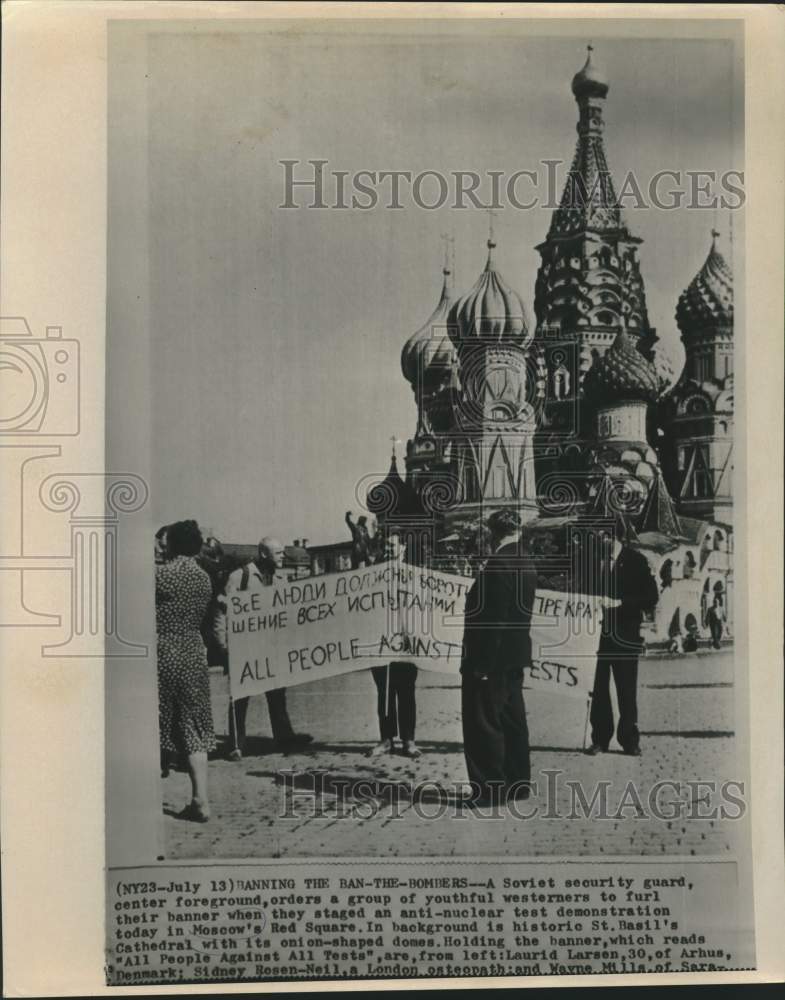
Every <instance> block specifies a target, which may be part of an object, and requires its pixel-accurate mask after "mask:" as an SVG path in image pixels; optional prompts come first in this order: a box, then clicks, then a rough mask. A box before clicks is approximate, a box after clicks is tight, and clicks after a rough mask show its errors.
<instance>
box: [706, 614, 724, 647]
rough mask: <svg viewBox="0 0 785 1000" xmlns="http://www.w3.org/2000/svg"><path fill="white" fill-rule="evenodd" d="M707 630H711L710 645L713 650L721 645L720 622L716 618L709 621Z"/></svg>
mask: <svg viewBox="0 0 785 1000" xmlns="http://www.w3.org/2000/svg"><path fill="white" fill-rule="evenodd" d="M709 629H710V630H711V644H712V646H714V648H715V649H719V648H720V646H721V645H722V641H721V640H722V622H721V621H719V620H718V619H716V618H710V619H709Z"/></svg>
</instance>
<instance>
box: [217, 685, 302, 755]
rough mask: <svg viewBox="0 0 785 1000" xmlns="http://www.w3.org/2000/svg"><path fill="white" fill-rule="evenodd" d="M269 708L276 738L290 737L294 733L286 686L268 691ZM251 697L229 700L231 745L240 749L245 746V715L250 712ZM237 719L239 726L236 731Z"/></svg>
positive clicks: (271, 724)
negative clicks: (287, 703)
mask: <svg viewBox="0 0 785 1000" xmlns="http://www.w3.org/2000/svg"><path fill="white" fill-rule="evenodd" d="M266 698H267V710H268V712H269V713H270V727H271V729H272V731H273V739H274V740H285V739H288V738H289V737H290V736H291V735H292V733H293V729H292V723H291V722H290V720H289V712H288V710H287V708H286V688H276V689H275V691H268V692H267V693H266ZM249 701H250V699H249V698H238V699H237V700H236V701H235V702H234V703H232V702H229V745H230V746H231V747H232V748H234V747H237V748H238V749H239V750H243V749H244V748H245V717H246V715H247V714H248V702H249ZM235 719H236V720H237V728H236V731H235Z"/></svg>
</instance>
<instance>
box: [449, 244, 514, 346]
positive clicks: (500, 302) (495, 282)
mask: <svg viewBox="0 0 785 1000" xmlns="http://www.w3.org/2000/svg"><path fill="white" fill-rule="evenodd" d="M495 247H496V244H495V243H494V242H493V240H488V262H487V264H486V265H485V270H484V271H483V273H482V274H481V275H480V277H479V278H478V279H477V281H476V282H475V284H474V287H473V288H472V289H471V290H470V291H469V292H467V293H466V294H465V295H464V296H462V297H461V298H460V299H458V300H457V301H456V302H455V303H454V305H453V306H452V308H451V309H450V312H449V316H448V319H447V327H448V330H449V334H450V337H452V340H453V343H454V344H455V346H456V347H457V348H458V350H459V351H460V350H462V349H465V348H466V347H468V346H470V345H471V343H472V341H476V340H481V341H482V342H484V343H487V342H488V341H491V342H493V341H498V342H499V343H504V344H509V345H511V346H515V347H521V348H523V347H527V346H528V344H529V343H530V341H531V339H532V336H533V331H531V332H530V324H529V321H528V317H527V315H526V307H525V306H524V304H523V299H522V298H521V297H520V295H519V294H518V293H517V292H516V291H515V290H514V289H512V288H510V286H509V285H508V284H507V282H506V281H505V280H504V278H502V276H501V275H500V274H499V273H498V271H497V270H496V267H495V264H494V260H493V251H494V248H495Z"/></svg>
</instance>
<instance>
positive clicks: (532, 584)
mask: <svg viewBox="0 0 785 1000" xmlns="http://www.w3.org/2000/svg"><path fill="white" fill-rule="evenodd" d="M488 528H489V530H490V533H491V548H492V554H491V555H490V557H489V558H488V561H487V562H486V564H485V566H484V568H483V569H482V570H481V572H480V573H479V575H478V576H477V578H476V579H475V581H474V584H473V585H472V587H471V589H470V591H469V593H468V594H467V596H466V607H465V621H464V635H463V658H462V662H461V675H462V688H461V712H462V718H463V744H464V753H465V755H466V769H467V771H468V773H469V780H470V781H471V782H472V801H473V802H474V803H475V804H478V805H485V804H495V803H498V802H502V801H504V800H505V799H508V798H527V797H528V794H529V780H530V777H531V767H530V763H529V731H528V728H527V725H526V708H525V706H524V703H523V692H522V690H521V687H522V684H523V668H524V667H525V666H526V665H527V664H530V663H531V636H530V634H529V632H530V625H531V615H532V606H533V603H534V591H535V588H536V585H537V576H536V573H535V569H534V565H533V563H532V561H531V559H530V557H529V556H528V555H527V554H526V553H525V552H524V551H523V548H522V545H521V537H520V535H521V522H520V518H519V517H518V514H517V513H516V512H515V511H512V510H500V511H495V512H494V513H493V514H491V516H490V517H489V518H488Z"/></svg>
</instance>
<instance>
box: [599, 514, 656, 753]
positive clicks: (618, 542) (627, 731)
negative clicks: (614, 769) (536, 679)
mask: <svg viewBox="0 0 785 1000" xmlns="http://www.w3.org/2000/svg"><path fill="white" fill-rule="evenodd" d="M626 535H627V531H626V526H625V524H624V522H623V521H622V520H621V519H619V520H618V521H617V523H616V529H615V533H614V535H610V534H608V535H606V536H605V538H604V540H603V541H604V547H603V559H602V565H601V567H600V580H601V581H602V587H603V593H604V594H605V596H606V597H609V598H611V599H613V600H615V601H618V602H619V604H618V605H617V606H615V607H608V608H605V610H604V612H603V616H602V634H601V636H600V645H599V649H598V652H597V668H596V670H595V673H594V686H593V690H592V699H591V716H590V719H591V746H590V747H589V749H588V750H587V751H586V752H587V753H588V754H591V755H592V756H593V755H595V754H598V753H605V752H607V750H608V745H609V743H610V741H611V737H612V736H613V709H612V707H611V693H610V675H611V673H613V680H614V683H615V685H616V696H617V698H618V702H619V726H618V729H617V731H616V738H617V740H618V741H619V744H620V745H621V747H622V749H623V750H624V752H625V753H626V754H630V755H631V756H634V757H639V756H640V753H641V750H640V734H639V732H638V657H639V656H640V653H641V650H642V649H643V639H642V638H641V622H642V620H643V612H644V611H650V610H651V609H652V608H653V607H654V606H655V605H656V603H657V600H658V598H659V590H658V588H657V583H656V581H655V579H654V577H653V576H652V573H651V570H650V569H649V564H648V562H647V561H646V557H645V556H644V555H643V554H642V553H640V552H636V551H635V549H632V548H630V547H629V545H627V544H626Z"/></svg>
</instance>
